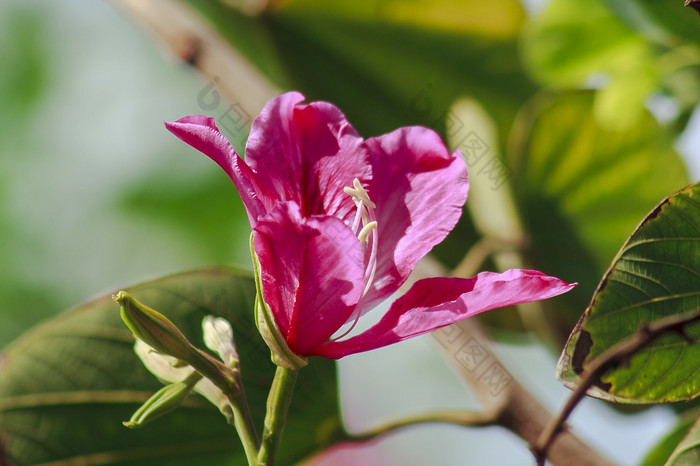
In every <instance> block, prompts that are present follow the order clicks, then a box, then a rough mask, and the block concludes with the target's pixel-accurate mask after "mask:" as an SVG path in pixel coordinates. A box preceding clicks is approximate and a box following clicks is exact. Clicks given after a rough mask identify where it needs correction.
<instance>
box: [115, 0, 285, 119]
mask: <svg viewBox="0 0 700 466" xmlns="http://www.w3.org/2000/svg"><path fill="white" fill-rule="evenodd" d="M114 4H115V5H117V6H118V7H120V8H121V9H122V10H124V11H125V12H126V13H127V14H129V16H131V17H132V18H133V19H134V20H135V21H136V22H137V23H139V24H140V25H141V26H142V28H143V29H144V30H146V31H147V32H148V33H150V34H151V35H152V36H154V37H156V38H157V39H158V41H159V42H160V43H161V44H163V45H165V47H166V48H168V49H169V50H170V52H171V53H172V54H174V55H175V56H176V57H177V58H178V59H180V60H182V61H184V62H186V63H189V64H190V65H192V66H193V67H195V68H197V69H198V70H199V71H200V72H201V73H202V74H203V75H204V76H207V77H208V78H209V79H211V80H212V81H213V82H215V83H216V86H217V88H218V89H219V90H220V91H221V92H222V93H223V94H224V95H225V96H226V97H227V98H228V100H229V101H230V102H232V103H236V104H240V106H241V107H242V108H243V110H244V111H245V112H246V113H247V114H248V115H257V114H258V113H260V110H261V109H262V108H263V106H264V105H265V103H266V102H267V101H268V100H270V99H271V98H272V97H274V96H275V95H277V94H278V93H279V92H278V90H277V89H275V88H274V86H272V85H271V84H269V83H268V81H267V80H266V79H265V77H263V75H262V74H261V73H260V72H259V71H258V70H257V69H255V68H254V67H253V66H252V65H251V64H250V63H249V62H248V61H247V60H246V59H245V57H243V55H241V54H240V53H239V52H238V51H237V50H235V49H234V48H233V47H231V46H230V45H229V44H228V43H226V42H225V41H224V40H223V39H222V38H221V37H220V36H219V35H218V34H217V33H216V31H214V30H213V29H212V28H211V26H210V25H209V24H207V23H206V22H205V21H203V20H201V19H200V18H199V17H198V15H197V14H195V13H194V12H193V11H192V10H191V9H190V8H188V7H187V6H185V5H182V4H181V3H180V2H178V1H173V0H149V1H147V2H144V1H142V0H115V1H114Z"/></svg>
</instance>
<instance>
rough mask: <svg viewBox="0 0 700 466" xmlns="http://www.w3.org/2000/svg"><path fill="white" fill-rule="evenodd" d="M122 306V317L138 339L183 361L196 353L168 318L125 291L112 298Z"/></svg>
mask: <svg viewBox="0 0 700 466" xmlns="http://www.w3.org/2000/svg"><path fill="white" fill-rule="evenodd" d="M112 299H114V301H116V302H117V303H118V304H119V305H120V306H121V310H120V312H121V317H122V320H123V321H124V323H125V324H126V326H127V327H129V329H130V330H131V331H132V332H133V333H134V335H136V337H137V338H139V339H140V340H142V341H143V342H144V343H146V344H148V345H149V346H150V347H152V348H153V349H155V350H156V351H158V352H160V353H163V354H167V355H169V356H172V357H174V358H177V359H181V360H183V361H189V360H190V359H191V358H192V355H193V353H194V352H195V349H194V347H193V346H192V345H191V344H190V342H189V341H188V340H187V338H186V337H185V336H184V335H183V334H182V332H181V331H180V330H179V329H178V328H177V327H176V326H175V324H173V323H172V322H171V321H170V320H169V319H168V318H167V317H165V316H164V315H163V314H161V313H160V312H157V311H155V310H153V309H151V308H150V307H148V306H146V305H144V304H142V303H140V302H138V301H136V300H135V299H134V298H133V297H131V295H129V294H128V293H126V292H124V291H120V292H119V293H117V294H115V295H113V296H112Z"/></svg>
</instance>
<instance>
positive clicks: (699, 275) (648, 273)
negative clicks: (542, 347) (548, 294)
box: [557, 183, 700, 403]
mask: <svg viewBox="0 0 700 466" xmlns="http://www.w3.org/2000/svg"><path fill="white" fill-rule="evenodd" d="M698 302H700V183H698V184H695V185H692V186H689V187H687V188H685V189H683V190H681V191H679V192H678V193H676V194H674V195H672V196H670V197H668V198H666V199H665V200H664V201H663V202H662V203H661V204H659V205H658V206H657V207H656V208H655V209H654V210H652V211H651V213H650V214H649V215H648V216H647V217H646V218H645V219H644V220H643V221H642V223H641V224H640V225H639V226H638V227H637V229H636V230H635V231H634V233H633V234H632V236H631V237H630V238H629V239H628V240H627V242H625V244H624V245H623V246H622V248H621V249H620V251H619V252H618V253H617V256H616V257H615V259H614V260H613V262H612V264H611V265H610V268H609V269H608V271H607V272H606V273H605V275H604V276H603V279H602V280H601V282H600V284H599V285H598V288H597V289H596V291H595V293H594V295H593V299H592V300H591V303H590V305H589V306H588V308H587V309H586V311H585V312H584V314H583V316H582V317H581V319H580V321H579V322H578V324H577V325H576V328H575V329H574V331H573V332H572V334H571V337H570V339H569V341H568V343H567V345H566V347H565V350H564V352H563V353H562V355H561V358H560V360H559V365H558V368H557V375H558V377H560V378H561V380H562V381H563V382H564V383H565V384H567V385H574V384H575V383H576V382H577V380H578V376H579V374H581V372H582V371H583V370H585V368H586V366H587V364H589V362H590V361H591V360H592V359H593V358H595V357H596V356H598V355H600V354H601V353H602V352H604V351H605V350H607V349H608V348H610V347H611V346H612V345H614V344H615V343H617V342H618V341H620V340H622V339H624V338H626V337H628V336H629V335H631V334H633V333H634V332H635V331H637V329H638V328H639V327H640V326H641V325H642V324H644V323H648V322H651V321H654V320H656V319H659V318H662V317H665V316H670V315H675V314H682V313H685V312H689V311H693V310H695V309H698ZM686 330H687V333H688V335H690V336H691V337H693V338H696V339H698V338H700V326H698V325H691V326H688V327H686ZM699 393H700V344H699V343H689V342H688V341H686V340H685V339H683V338H682V337H681V336H680V335H676V334H669V335H665V336H662V337H660V338H659V339H657V340H656V341H655V342H654V343H652V344H650V345H647V347H645V348H644V349H642V350H641V351H639V352H638V353H637V354H636V355H635V356H634V357H633V358H632V359H631V361H630V362H629V364H628V365H626V366H624V367H618V368H616V369H614V370H612V371H609V372H608V373H607V374H606V375H604V376H603V377H601V380H600V383H599V384H597V386H596V387H594V388H593V389H591V391H590V392H589V394H590V395H592V396H596V397H599V398H605V399H610V400H614V401H619V402H629V403H660V402H670V401H684V400H691V399H693V398H695V397H696V396H698V394H699Z"/></svg>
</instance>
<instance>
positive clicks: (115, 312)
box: [0, 268, 340, 466]
mask: <svg viewBox="0 0 700 466" xmlns="http://www.w3.org/2000/svg"><path fill="white" fill-rule="evenodd" d="M127 290H128V291H129V292H130V293H131V294H132V295H133V296H134V297H136V298H137V299H139V300H141V301H143V302H144V303H147V304H148V305H149V306H151V307H154V308H155V309H158V310H160V311H161V312H163V313H164V314H166V315H167V316H168V317H169V318H171V319H172V320H173V321H174V322H175V323H176V324H177V325H178V326H179V327H180V328H181V329H183V331H184V332H185V333H186V334H187V335H188V337H189V338H190V339H191V341H192V342H193V343H195V344H197V345H199V346H202V347H203V342H202V336H201V320H202V318H203V317H204V316H205V315H208V314H214V315H220V316H223V317H225V318H227V319H228V320H229V321H230V322H231V323H232V325H233V328H234V338H235V340H236V347H237V349H238V352H239V354H240V357H241V364H242V370H243V377H244V384H245V386H246V392H247V395H248V401H249V402H250V404H251V409H252V413H253V417H254V418H255V420H256V424H257V425H258V426H261V425H262V417H263V416H264V411H265V400H266V396H267V391H268V389H269V386H270V383H271V381H272V376H273V374H274V368H273V365H272V363H271V362H270V357H269V350H268V349H267V347H266V346H265V344H264V342H263V341H262V339H261V338H260V336H259V334H258V332H257V330H256V328H255V324H254V321H253V319H252V310H253V302H254V297H255V286H254V283H253V279H252V277H251V276H250V274H249V273H248V272H240V271H237V270H233V269H226V268H215V269H207V270H201V271H196V272H189V273H183V274H179V275H173V276H171V277H167V278H164V279H160V280H157V281H153V282H150V283H146V284H142V285H137V286H134V287H130V288H128V289H127ZM132 348H133V337H132V335H131V333H130V332H129V331H128V330H127V328H126V327H125V326H124V324H123V323H122V322H121V320H120V318H119V309H118V306H117V305H116V304H114V303H113V302H112V300H111V299H110V297H109V296H105V297H103V298H100V299H97V300H95V301H92V302H90V303H88V304H85V305H83V306H80V307H78V308H76V309H74V310H72V311H70V312H67V313H64V314H62V315H60V316H58V317H56V318H54V319H52V320H50V321H48V322H46V323H44V324H43V325H41V326H39V327H37V328H35V329H33V330H31V331H30V332H28V333H27V334H25V335H24V336H23V337H21V338H20V339H19V340H17V341H16V342H14V343H13V344H11V345H10V346H8V347H7V348H6V349H5V350H4V351H3V353H1V354H0V374H1V377H0V463H1V464H17V465H41V464H44V465H48V464H51V465H67V464H91V465H92V464H110V465H113V464H123V465H130V466H133V465H163V464H168V465H183V466H184V465H192V464H197V465H219V464H226V465H233V464H241V465H243V464H247V463H246V460H245V456H244V455H243V452H242V447H241V446H240V442H239V440H238V439H237V436H236V432H235V431H234V429H233V427H232V426H230V425H228V424H226V422H225V420H224V418H223V416H221V414H220V413H219V412H218V410H216V409H215V408H214V407H213V406H211V405H210V404H208V403H207V402H206V401H205V400H204V399H203V398H200V397H199V396H193V397H191V398H190V399H188V401H187V403H186V405H184V406H182V407H180V408H179V409H178V410H176V411H175V412H173V413H171V414H169V415H167V416H165V417H163V418H161V419H157V420H155V421H153V422H152V423H150V424H148V425H146V426H144V427H143V428H141V429H139V430H136V431H131V430H129V429H127V428H125V427H124V426H122V424H121V422H122V421H124V420H126V419H128V418H129V417H130V416H131V414H132V412H133V411H134V410H135V409H136V408H137V407H138V406H139V405H140V404H141V403H142V402H143V401H145V400H146V399H147V398H148V397H149V396H150V395H151V394H152V393H153V392H155V391H156V390H157V389H158V388H160V387H161V385H160V383H159V382H158V381H157V380H156V379H155V377H154V376H153V375H151V374H150V373H149V372H148V371H146V370H145V369H144V368H143V366H142V365H141V363H140V361H139V360H138V358H137V357H136V356H135V354H134V352H133V349H132ZM336 391H337V388H336V379H335V365H334V363H333V362H332V361H329V360H325V359H320V360H313V361H311V363H310V364H309V366H308V367H306V368H304V369H303V370H302V372H301V374H300V377H299V381H298V385H297V389H296V393H295V398H294V400H293V402H292V406H291V408H290V416H289V418H288V423H287V430H286V432H285V436H284V437H283V439H282V448H281V451H280V456H279V462H280V464H290V463H292V462H294V461H297V460H299V459H301V458H303V457H305V456H307V455H308V454H309V453H311V452H312V451H315V450H317V449H318V448H321V447H323V446H324V445H325V444H326V443H327V442H328V441H329V439H328V437H327V436H324V434H325V433H327V432H333V431H335V430H336V429H337V428H338V426H339V425H340V421H339V417H338V406H337V394H336Z"/></svg>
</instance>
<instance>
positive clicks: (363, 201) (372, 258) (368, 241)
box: [331, 178, 379, 341]
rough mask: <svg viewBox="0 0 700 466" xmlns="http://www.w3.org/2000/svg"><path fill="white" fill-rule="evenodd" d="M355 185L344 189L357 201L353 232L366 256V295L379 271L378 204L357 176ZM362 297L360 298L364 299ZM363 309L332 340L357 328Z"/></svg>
mask: <svg viewBox="0 0 700 466" xmlns="http://www.w3.org/2000/svg"><path fill="white" fill-rule="evenodd" d="M352 185H353V187H352V188H351V187H345V188H343V191H345V193H346V194H347V195H349V196H351V197H352V200H353V201H354V202H355V207H357V212H356V213H355V219H354V220H353V222H352V227H351V228H352V232H353V233H354V234H355V235H357V239H359V240H360V243H361V244H362V248H363V251H364V256H365V273H364V276H363V278H362V285H363V287H364V288H363V290H362V297H364V296H365V295H366V294H367V292H368V291H369V289H370V287H371V286H372V282H373V281H374V275H375V273H376V272H377V245H378V242H379V234H378V232H377V220H376V217H375V215H374V209H376V207H377V206H376V205H375V204H374V202H372V200H371V199H370V198H369V195H368V194H367V191H365V188H363V187H362V184H361V183H360V180H358V179H357V178H355V179H354V180H353V182H352ZM362 297H361V298H360V299H362ZM361 314H362V313H361V309H360V307H359V306H358V307H357V309H356V310H355V316H354V319H353V322H352V325H351V326H350V328H348V329H347V330H346V331H344V332H343V333H342V334H341V335H339V336H337V337H334V338H332V339H331V341H336V340H339V339H341V338H343V337H344V336H346V335H347V334H349V333H350V332H352V330H353V329H354V328H355V325H357V322H358V321H359V320H360V316H361Z"/></svg>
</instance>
